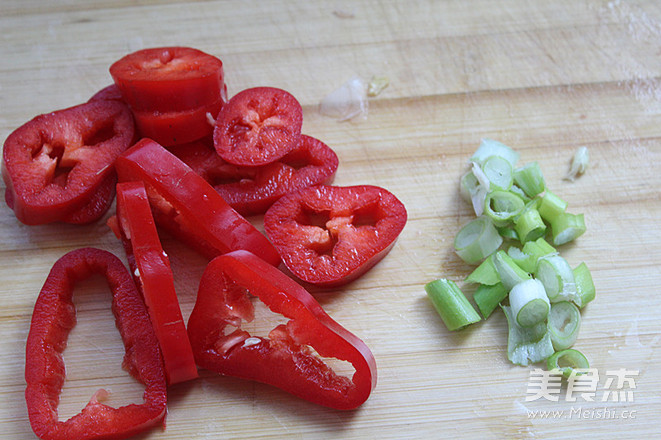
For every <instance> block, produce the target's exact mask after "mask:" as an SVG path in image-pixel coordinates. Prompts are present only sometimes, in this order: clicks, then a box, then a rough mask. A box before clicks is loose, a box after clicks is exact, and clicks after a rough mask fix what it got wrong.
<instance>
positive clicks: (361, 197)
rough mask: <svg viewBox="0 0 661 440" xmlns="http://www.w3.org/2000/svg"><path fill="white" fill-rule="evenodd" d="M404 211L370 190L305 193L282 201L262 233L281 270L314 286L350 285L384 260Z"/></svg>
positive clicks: (364, 187)
mask: <svg viewBox="0 0 661 440" xmlns="http://www.w3.org/2000/svg"><path fill="white" fill-rule="evenodd" d="M406 218H407V214H406V208H405V207H404V204H403V203H402V202H400V201H399V200H398V199H397V198H396V197H395V196H394V195H393V194H392V193H390V192H388V191H386V190H385V189H383V188H379V187H377V186H370V185H361V186H349V187H339V186H325V185H319V186H315V187H310V188H305V189H302V190H300V191H296V192H293V193H290V194H287V195H285V196H283V197H282V198H281V199H280V200H278V201H277V202H276V203H274V204H273V206H271V207H270V208H269V210H268V211H267V212H266V215H265V216H264V229H265V230H266V233H267V234H268V236H269V238H270V239H271V241H272V242H273V244H274V246H275V247H276V248H277V249H278V251H279V252H280V255H281V256H282V261H283V262H284V263H285V265H286V266H287V267H288V268H289V270H291V271H292V273H293V274H294V275H296V276H297V277H298V278H300V279H301V280H304V281H306V282H308V283H312V284H315V285H320V286H338V285H341V284H344V283H348V282H349V281H352V280H354V279H356V278H358V277H359V276H361V275H362V274H364V273H365V272H366V271H368V270H369V269H370V268H372V267H373V266H374V265H375V264H376V263H377V262H379V261H380V260H381V259H382V258H383V257H385V256H386V255H387V254H388V252H390V250H391V249H392V247H393V245H394V244H395V240H396V239H397V237H398V236H399V234H400V232H401V231H402V229H403V228H404V225H405V224H406Z"/></svg>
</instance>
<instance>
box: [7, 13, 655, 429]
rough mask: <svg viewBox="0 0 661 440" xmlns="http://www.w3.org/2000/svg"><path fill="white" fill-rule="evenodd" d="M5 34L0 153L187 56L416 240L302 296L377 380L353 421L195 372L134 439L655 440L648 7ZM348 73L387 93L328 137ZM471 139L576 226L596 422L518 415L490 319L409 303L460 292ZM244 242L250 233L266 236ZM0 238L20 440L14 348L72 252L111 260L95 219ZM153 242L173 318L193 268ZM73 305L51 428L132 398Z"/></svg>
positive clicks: (59, 26) (202, 19)
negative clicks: (463, 181)
mask: <svg viewBox="0 0 661 440" xmlns="http://www.w3.org/2000/svg"><path fill="white" fill-rule="evenodd" d="M339 11H341V12H342V13H337V12H339ZM347 15H350V16H351V17H349V18H342V17H343V16H347ZM0 29H2V37H1V38H2V44H1V45H0V60H1V61H0V138H1V139H2V140H3V141H4V139H5V138H6V137H7V136H8V135H9V133H10V132H11V131H12V130H14V129H15V128H16V127H18V126H19V125H21V124H22V123H24V122H25V121H27V120H29V119H30V118H32V117H33V116H35V115H37V114H40V113H45V112H49V111H52V110H56V109H60V108H64V107H68V106H71V105H75V104H77V103H80V102H82V101H85V100H87V98H88V97H89V96H91V95H92V94H93V93H94V92H96V91H97V90H99V89H100V88H102V87H103V86H105V85H107V84H109V83H110V82H111V79H110V76H109V74H108V66H109V65H110V64H111V63H112V62H113V61H115V60H116V59H118V58H119V57H121V56H122V55H124V54H126V53H127V52H129V51H132V50H137V49H140V48H143V47H150V46H164V45H188V46H193V47H197V48H199V49H202V50H205V51H207V52H209V53H212V54H215V55H217V56H219V57H220V58H221V59H222V60H223V62H224V64H225V71H226V76H227V81H228V84H229V89H230V94H234V93H236V92H238V91H240V90H242V89H244V88H248V87H253V86H262V85H269V86H276V87H282V88H285V89H287V90H289V91H290V92H291V93H293V94H294V95H295V96H296V97H297V98H298V99H299V100H300V101H301V103H302V104H303V107H304V124H303V131H304V132H305V133H307V134H310V135H313V136H315V137H318V138H320V139H322V140H324V141H325V142H326V143H327V144H328V145H330V146H331V147H332V148H333V149H334V150H335V151H336V152H337V154H338V156H339V158H340V168H339V170H338V173H337V177H336V179H335V183H336V184H337V185H353V184H363V183H365V184H373V185H380V186H383V187H386V188H388V189H389V190H390V191H392V192H393V193H394V194H396V195H397V196H398V197H399V198H400V199H401V200H402V201H403V202H404V203H405V205H406V206H407V209H408V212H409V222H408V224H407V226H406V228H405V229H404V232H403V233H402V235H401V236H400V238H399V240H398V242H397V244H396V246H395V247H394V249H393V251H392V252H391V253H390V254H389V255H388V257H387V258H386V259H384V260H383V261H382V262H381V263H380V264H379V265H377V266H376V267H375V268H374V269H373V270H372V271H370V272H368V273H367V274H366V275H365V276H364V277H362V278H360V279H359V280H357V281H355V282H353V283H351V284H350V285H348V286H346V287H343V288H341V289H338V290H335V291H323V290H319V289H311V290H312V292H313V293H314V295H315V296H316V297H317V299H318V300H319V302H320V303H321V304H322V305H323V307H324V308H325V309H326V310H327V312H328V313H329V314H330V315H331V316H333V317H334V318H335V319H336V320H337V321H338V322H340V323H341V324H343V325H344V326H345V327H347V328H348V329H349V330H351V331H352V332H354V333H355V334H357V335H358V336H359V337H361V338H362V339H363V340H364V341H365V342H366V343H367V344H368V345H369V346H370V348H371V349H372V350H373V352H374V355H375V357H376V360H377V364H378V371H379V381H378V385H377V388H376V390H375V391H374V393H373V395H372V396H371V397H370V399H369V400H368V401H367V403H366V404H365V405H363V407H361V408H360V409H359V410H357V411H354V412H350V413H344V412H337V411H332V410H328V409H325V408H321V407H317V406H314V405H311V404H308V403H306V402H303V401H300V400H298V399H296V398H294V397H291V396H289V395H287V394H285V393H283V392H281V391H279V390H277V389H273V388H271V387H268V386H264V385H260V384H255V383H248V382H245V381H241V380H238V379H234V378H228V377H218V376H215V375H213V374H211V373H208V372H203V373H202V377H201V378H200V379H199V380H196V381H194V382H192V383H189V384H182V385H178V386H176V387H173V388H172V389H171V390H170V397H169V414H168V421H167V422H168V423H167V429H165V430H164V431H161V430H155V431H153V432H150V433H148V434H145V435H143V436H140V437H139V438H145V439H146V438H150V439H151V438H153V439H157V438H158V439H161V438H162V439H202V438H242V439H246V438H255V439H256V438H321V437H323V438H376V437H379V438H392V439H403V438H439V437H457V438H480V439H484V438H561V437H570V436H571V437H580V436H583V435H590V436H592V437H594V438H606V437H617V438H644V437H651V438H653V437H654V435H655V434H656V433H657V432H658V426H657V425H658V423H657V420H658V414H659V413H660V412H661V400H660V399H659V392H658V390H659V388H660V387H661V373H660V372H659V371H660V370H659V369H658V368H656V365H657V364H658V363H659V362H660V361H661V351H660V350H659V345H660V343H661V342H660V340H661V336H659V334H660V333H661V324H660V323H659V319H658V315H659V312H661V296H660V295H658V294H657V292H656V290H658V286H659V285H661V268H660V266H659V263H660V262H661V246H660V245H661V229H660V228H659V218H661V192H659V188H660V187H661V173H659V172H658V171H657V168H658V164H659V162H661V146H660V141H661V56H660V54H661V52H660V49H659V43H658V42H659V41H660V37H661V6H660V4H659V3H658V2H654V1H652V0H647V1H646V0H631V1H626V0H613V1H606V0H603V1H601V0H590V1H588V0H583V1H571V0H561V1H554V2H545V1H523V0H505V1H500V2H493V1H489V0H477V1H473V2H465V1H459V0H456V1H451V0H448V1H432V0H429V1H407V2H398V1H395V0H390V1H376V0H360V1H348V0H345V1H338V2H320V1H284V0H281V1H272V2H265V1H257V0H249V1H197V2H185V1H182V0H168V1H166V2H157V1H149V0H147V1H126V0H121V1H116V2H110V1H108V0H94V1H86V2H82V1H74V0H68V1H62V2H42V1H36V0H27V1H21V0H4V1H3V2H2V3H1V4H0ZM356 75H357V76H359V77H361V78H363V79H365V80H369V78H370V77H371V76H372V75H385V76H387V77H388V78H389V79H390V85H389V87H388V88H386V89H385V90H384V92H383V93H382V94H381V95H379V96H378V97H376V98H373V99H371V100H370V103H369V104H370V107H369V113H368V115H367V117H366V118H363V119H359V120H355V121H352V122H348V123H337V122H335V121H334V120H332V119H329V118H326V117H323V116H321V115H320V114H319V113H318V111H317V105H318V103H319V101H320V100H321V98H322V97H323V96H324V95H325V94H326V93H328V92H330V91H331V90H333V89H334V88H336V87H337V86H339V85H340V84H342V83H343V82H345V81H346V80H348V79H349V78H351V77H352V76H356ZM482 137H491V138H494V139H498V140H501V141H503V142H505V143H507V144H509V145H511V146H512V147H513V148H515V149H517V150H518V151H520V152H521V160H522V161H524V162H528V161H532V160H537V161H538V162H539V163H540V165H541V167H542V170H543V171H544V174H545V176H546V179H547V183H548V184H549V187H550V188H552V189H553V190H554V191H555V192H557V193H558V194H560V195H562V196H563V197H564V198H565V199H566V200H568V201H569V204H570V210H571V211H573V212H583V213H585V216H586V222H587V224H588V232H587V233H586V234H585V235H584V236H582V237H581V238H580V239H579V240H578V241H577V242H576V243H574V244H571V245H568V246H566V247H565V249H564V250H563V253H564V255H565V256H566V257H567V259H568V260H569V261H570V263H571V264H572V265H577V264H578V263H580V262H581V261H585V262H586V263H587V264H588V266H589V267H590V269H591V270H592V274H593V277H594V280H595V284H596V286H597V299H596V300H595V302H593V303H592V304H590V305H589V306H588V307H587V309H586V310H585V311H584V313H583V327H582V329H581V335H580V337H579V340H578V343H577V348H579V349H580V350H582V351H583V352H584V353H585V354H586V355H587V356H588V358H589V359H590V361H591V364H592V366H594V367H595V368H597V369H598V370H599V372H600V374H601V375H602V378H601V380H600V388H599V392H598V393H597V396H596V397H597V398H596V399H595V401H594V402H586V401H582V400H581V399H580V398H579V399H578V401H576V402H569V401H566V400H565V399H563V397H562V396H561V398H560V401H559V402H550V401H547V400H544V399H542V400H538V401H534V402H526V401H525V397H526V390H527V385H528V379H529V374H530V371H531V370H532V368H523V367H515V366H512V365H511V364H509V362H508V361H507V359H506V356H505V345H506V333H507V328H506V323H505V320H504V318H503V316H502V314H496V315H495V316H493V317H492V318H490V319H489V320H488V321H485V322H483V323H481V324H479V325H476V326H474V327H472V328H469V329H467V330H465V331H462V332H457V333H449V332H448V331H447V330H446V329H445V328H444V326H443V324H442V322H441V321H440V319H439V318H438V316H437V315H436V313H435V311H434V310H433V308H432V307H431V305H430V303H429V302H428V300H427V298H426V296H425V293H424V290H423V286H424V284H425V283H426V282H428V281H431V280H433V279H435V278H438V277H447V278H451V279H454V280H457V281H460V280H462V279H463V278H464V277H465V276H466V275H467V274H468V272H469V271H470V270H471V268H470V267H469V266H467V265H466V264H464V263H463V262H461V260H459V258H458V257H457V256H456V255H455V254H454V253H453V251H452V240H453V237H454V234H455V233H456V232H457V230H458V228H459V227H460V226H461V225H462V224H463V223H464V222H466V221H467V220H468V219H469V218H470V217H471V212H470V209H469V207H468V206H467V205H466V204H465V203H464V202H463V201H461V200H460V198H459V196H458V194H457V184H458V179H459V177H460V176H461V174H462V173H463V171H464V170H465V169H466V161H467V159H468V157H469V156H470V154H471V153H472V152H473V151H474V150H475V148H476V147H477V145H478V143H479V141H480V139H481V138H482ZM582 145H585V146H587V147H588V148H589V150H590V155H591V164H590V168H589V170H588V171H587V173H586V174H585V175H584V176H582V177H581V178H580V179H578V180H577V181H575V182H573V183H571V182H567V181H564V180H562V178H563V176H564V175H565V173H566V171H567V169H568V166H569V160H570V158H571V156H572V154H573V152H574V151H575V150H576V148H578V147H579V146H582ZM3 189H4V188H3ZM110 214H111V213H108V215H110ZM251 220H252V221H253V222H254V223H255V224H256V225H257V226H258V227H261V219H260V218H259V217H257V218H254V219H251ZM0 228H1V231H2V236H3V240H2V241H0V262H1V264H0V279H1V280H2V286H1V287H0V298H1V299H0V305H1V306H0V334H2V339H1V340H0V354H1V355H2V356H1V357H0V433H2V437H3V438H12V439H30V438H34V434H32V431H31V429H30V426H29V423H28V420H27V411H26V408H25V402H24V398H23V392H24V386H25V385H24V380H23V368H24V356H25V354H24V349H25V339H26V336H27V332H28V329H29V322H30V316H31V313H32V307H33V305H34V301H35V298H36V295H37V293H38V292H39V289H40V288H41V285H42V284H43V282H44V280H45V278H46V275H47V273H48V270H49V269H50V267H51V266H52V264H53V262H54V261H55V260H56V259H57V258H59V257H60V256H61V255H63V254H64V253H65V252H67V251H68V250H71V249H75V248H77V247H81V246H97V247H100V248H103V249H107V250H110V251H112V252H114V253H115V254H116V255H118V256H120V257H121V258H124V253H123V250H122V248H121V246H120V244H119V243H118V242H117V240H116V239H115V238H114V236H113V235H112V233H111V232H110V231H109V229H108V228H107V227H106V226H105V219H104V220H102V221H100V222H98V223H97V224H94V225H89V226H82V227H81V226H71V225H44V226H33V227H28V226H24V225H21V224H20V223H18V222H17V221H16V219H15V217H14V216H13V213H12V211H11V210H10V209H8V208H6V207H3V209H0ZM163 241H164V246H165V247H166V250H167V251H168V253H169V254H170V256H171V258H172V265H173V271H174V275H175V280H176V281H175V282H176V288H177V291H178V295H179V298H180V301H181V304H182V309H183V312H184V315H185V317H187V316H188V315H189V314H190V311H191V310H192V307H193V304H194V301H195V293H196V288H197V283H198V281H199V277H200V275H201V273H202V270H203V269H204V260H203V259H201V258H200V257H198V256H197V255H195V254H193V253H192V252H191V251H189V250H187V249H186V248H184V247H183V246H181V245H180V244H178V243H177V242H175V241H174V240H172V239H171V238H169V237H168V236H164V237H163ZM467 292H469V293H470V292H471V288H470V287H467ZM76 304H77V306H78V311H79V313H78V319H79V324H78V326H77V327H76V329H75V330H74V332H73V334H72V339H71V341H70V344H69V347H68V348H67V350H66V352H65V360H66V362H67V365H68V380H67V383H66V385H65V388H64V391H63V395H62V402H61V406H60V413H61V414H60V416H61V417H62V418H64V417H67V416H70V415H71V414H74V413H76V412H78V411H79V410H80V409H81V408H82V406H84V404H85V403H86V401H87V400H88V399H89V398H90V396H91V395H92V393H93V392H94V391H96V389H98V388H100V387H105V388H110V389H111V391H112V393H113V394H112V396H111V401H110V403H111V404H114V405H118V404H124V403H127V402H130V401H136V400H139V398H140V393H141V389H140V386H138V385H137V384H136V383H135V382H134V381H133V380H132V379H131V378H130V377H129V376H128V375H127V374H126V373H125V372H124V371H122V370H121V368H120V362H121V356H122V351H123V350H122V347H121V342H120V340H119V337H118V335H117V334H116V331H115V329H114V324H113V322H112V319H111V316H110V313H109V304H110V300H109V298H108V289H107V287H105V286H104V285H103V283H102V282H101V281H99V280H91V281H89V282H87V283H84V284H83V285H81V286H79V288H78V289H77V290H76ZM619 368H625V369H629V370H639V376H638V377H637V378H636V386H637V387H636V389H635V390H634V401H633V402H612V401H611V402H601V401H600V398H601V397H602V395H603V393H602V391H603V388H604V384H605V379H606V377H605V375H606V372H607V371H612V370H617V369H619ZM579 408H580V409H581V410H584V411H589V410H594V411H598V410H603V409H604V408H608V409H609V410H612V411H613V413H616V414H617V415H619V417H618V418H617V419H615V418H604V417H600V418H599V417H597V416H596V415H595V414H596V413H592V414H591V413H589V412H587V413H582V414H583V415H584V417H581V416H579V415H578V413H577V412H576V410H577V409H579ZM534 410H545V411H551V410H560V411H565V413H564V418H563V419H562V420H560V419H554V418H553V417H549V418H542V417H541V416H535V417H530V416H529V411H534ZM572 410H574V412H573V413H572V412H571V411H572ZM623 411H625V413H623ZM585 414H587V416H585ZM623 414H627V415H628V417H627V418H623ZM632 415H633V416H634V417H631V416H632Z"/></svg>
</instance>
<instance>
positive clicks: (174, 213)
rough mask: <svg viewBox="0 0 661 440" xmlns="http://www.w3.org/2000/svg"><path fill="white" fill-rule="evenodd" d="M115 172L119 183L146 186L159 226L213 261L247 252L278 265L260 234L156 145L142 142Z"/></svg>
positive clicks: (266, 241)
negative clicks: (135, 182) (213, 259)
mask: <svg viewBox="0 0 661 440" xmlns="http://www.w3.org/2000/svg"><path fill="white" fill-rule="evenodd" d="M115 167H116V168H117V174H118V176H119V180H120V182H125V181H143V182H144V184H145V187H146V189H147V195H148V196H149V199H150V200H149V202H150V203H151V205H152V211H153V214H154V219H155V220H156V223H157V224H158V225H159V226H163V227H164V228H166V229H167V230H168V231H169V232H170V233H171V234H173V235H174V236H175V237H177V238H178V239H180V240H182V241H184V242H185V243H188V244H189V245H190V246H191V247H193V248H195V249H196V250H198V251H199V252H200V253H202V254H203V255H205V256H206V257H208V258H209V259H211V258H214V257H216V256H218V255H219V254H223V253H226V252H230V251H233V250H237V249H245V250H248V251H250V252H252V253H254V254H256V255H258V256H259V257H261V258H263V259H264V260H266V261H268V262H269V263H271V264H273V265H278V264H279V263H280V256H279V255H278V252H277V251H276V249H275V248H274V247H273V245H272V244H271V243H270V242H269V240H268V239H267V238H266V237H265V236H264V235H263V234H262V233H261V232H259V231H258V230H257V229H256V228H255V227H254V226H253V225H252V224H250V222H248V221H247V220H246V219H245V218H243V217H242V216H241V215H239V214H238V213H237V212H236V211H235V210H234V209H232V207H230V206H229V205H228V204H227V202H226V201H225V200H224V199H223V198H222V197H221V196H220V195H219V194H218V193H217V192H216V191H215V190H214V189H213V188H212V187H211V185H209V184H208V183H207V182H206V181H205V180H204V179H203V178H202V177H200V176H199V175H197V174H196V173H195V172H194V171H193V170H192V169H191V168H190V167H188V166H187V165H186V164H185V163H183V162H182V161H181V160H179V159H177V157H176V156H174V155H173V154H172V153H170V152H169V151H167V150H166V149H165V148H163V147H162V146H161V145H159V144H158V143H156V142H154V141H153V140H151V139H148V138H144V139H142V140H140V141H139V142H138V143H136V144H135V145H134V146H133V147H131V148H130V149H129V150H127V151H126V152H125V153H124V154H122V155H121V156H120V157H119V158H118V159H117V162H116V163H115Z"/></svg>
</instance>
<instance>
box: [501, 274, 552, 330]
mask: <svg viewBox="0 0 661 440" xmlns="http://www.w3.org/2000/svg"><path fill="white" fill-rule="evenodd" d="M509 298H510V307H511V309H512V316H514V317H515V318H516V323H517V324H519V325H520V326H521V327H531V326H533V325H537V324H539V323H540V322H544V321H545V320H546V317H547V316H548V314H549V310H550V309H551V303H550V302H549V298H548V297H547V296H546V291H545V290H544V285H543V284H542V283H541V282H540V281H539V280H536V279H532V278H531V279H529V280H525V281H522V282H520V283H518V284H517V285H515V286H514V287H512V290H510V293H509Z"/></svg>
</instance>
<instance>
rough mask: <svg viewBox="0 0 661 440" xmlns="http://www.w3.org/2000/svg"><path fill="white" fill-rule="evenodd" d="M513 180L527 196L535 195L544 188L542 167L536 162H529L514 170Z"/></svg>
mask: <svg viewBox="0 0 661 440" xmlns="http://www.w3.org/2000/svg"><path fill="white" fill-rule="evenodd" d="M514 182H516V184H517V185H518V186H519V187H520V188H521V189H522V190H523V192H525V193H526V195H527V196H528V197H535V196H536V195H537V194H541V193H543V192H544V190H545V189H546V182H545V181H544V175H543V174H542V169H541V168H540V166H539V164H538V163H537V162H531V163H529V164H526V165H524V166H522V167H521V168H517V169H516V170H515V171H514Z"/></svg>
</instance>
